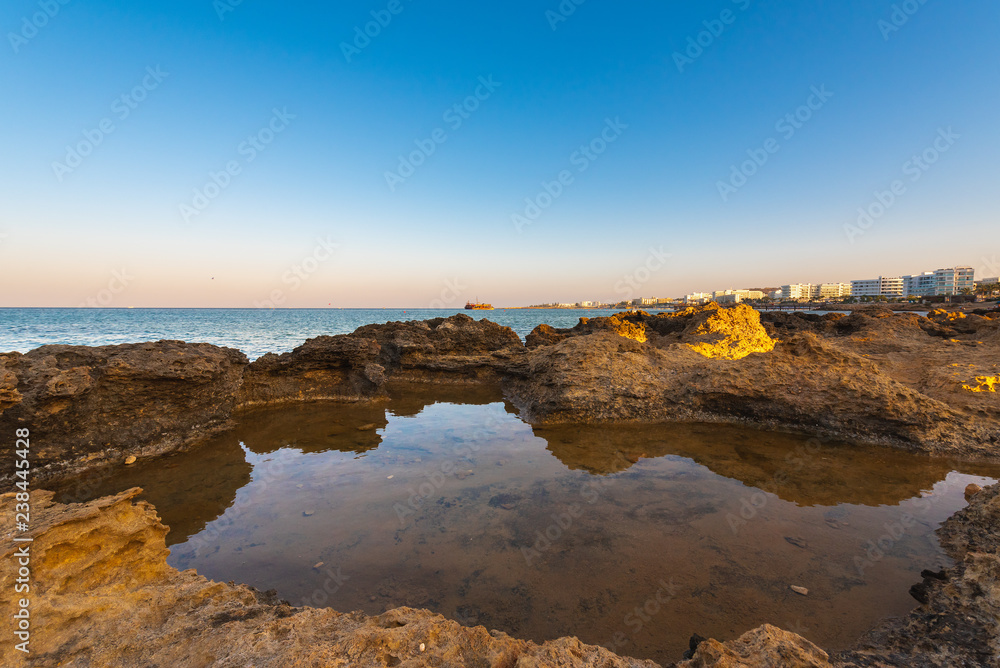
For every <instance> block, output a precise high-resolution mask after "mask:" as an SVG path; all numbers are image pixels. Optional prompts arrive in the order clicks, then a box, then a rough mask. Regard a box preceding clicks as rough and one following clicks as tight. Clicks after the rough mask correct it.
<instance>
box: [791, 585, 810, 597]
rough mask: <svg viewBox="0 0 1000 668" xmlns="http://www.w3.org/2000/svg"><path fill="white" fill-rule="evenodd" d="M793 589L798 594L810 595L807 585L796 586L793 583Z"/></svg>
mask: <svg viewBox="0 0 1000 668" xmlns="http://www.w3.org/2000/svg"><path fill="white" fill-rule="evenodd" d="M792 591H794V592H795V593H796V594H799V595H801V596H808V595H809V590H808V589H806V588H805V587H796V586H795V585H792Z"/></svg>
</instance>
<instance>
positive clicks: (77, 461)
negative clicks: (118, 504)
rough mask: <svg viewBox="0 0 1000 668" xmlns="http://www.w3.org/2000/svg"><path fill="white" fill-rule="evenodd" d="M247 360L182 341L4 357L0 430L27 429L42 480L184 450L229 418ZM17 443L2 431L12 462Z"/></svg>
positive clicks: (3, 448) (0, 451) (48, 349)
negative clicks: (127, 460)
mask: <svg viewBox="0 0 1000 668" xmlns="http://www.w3.org/2000/svg"><path fill="white" fill-rule="evenodd" d="M246 365H247V359H246V356H244V355H243V353H241V352H239V351H238V350H233V349H231V348H219V347H216V346H212V345H208V344H192V343H183V342H180V341H160V342H157V343H140V344H127V345H119V346H101V347H96V348H90V347H86V346H61V345H60V346H43V347H41V348H37V349H35V350H32V351H31V352H29V353H27V354H23V355H22V354H20V353H9V354H4V355H0V410H2V413H0V433H4V434H12V433H13V432H14V429H17V428H21V427H28V428H30V429H31V442H32V465H33V466H32V472H33V475H34V476H38V477H39V478H47V477H57V476H65V475H70V474H72V473H76V472H80V471H83V470H85V469H88V468H98V467H101V466H110V465H113V464H120V462H121V461H122V460H123V459H124V458H125V457H127V456H130V455H141V456H152V455H157V454H163V453H167V452H171V451H175V450H179V449H183V448H185V447H188V446H190V445H192V444H194V443H196V442H198V441H200V440H203V439H204V438H206V437H207V436H210V435H212V434H214V433H216V432H219V431H221V430H223V429H225V428H227V427H229V426H230V425H231V422H230V415H231V413H232V409H233V406H234V403H235V397H236V392H237V390H238V388H239V387H240V383H241V382H242V375H243V370H244V368H245V367H246ZM13 446H14V441H13V440H12V439H0V456H2V457H4V458H5V459H6V460H8V461H13V455H12V453H11V448H13ZM7 475H8V474H7V472H6V471H4V472H0V477H4V476H7Z"/></svg>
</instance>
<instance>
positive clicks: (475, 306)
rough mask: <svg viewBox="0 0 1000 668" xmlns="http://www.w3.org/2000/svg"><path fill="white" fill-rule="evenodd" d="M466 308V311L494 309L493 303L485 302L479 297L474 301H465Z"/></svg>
mask: <svg viewBox="0 0 1000 668" xmlns="http://www.w3.org/2000/svg"><path fill="white" fill-rule="evenodd" d="M465 310H466V311H492V310H493V304H485V303H483V302H481V301H479V299H476V301H474V302H466V303H465Z"/></svg>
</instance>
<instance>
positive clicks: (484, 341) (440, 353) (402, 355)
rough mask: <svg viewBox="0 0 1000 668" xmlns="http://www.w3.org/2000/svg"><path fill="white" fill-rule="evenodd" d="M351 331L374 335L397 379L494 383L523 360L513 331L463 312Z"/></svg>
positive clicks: (355, 333) (367, 326)
mask: <svg viewBox="0 0 1000 668" xmlns="http://www.w3.org/2000/svg"><path fill="white" fill-rule="evenodd" d="M351 336H355V337H364V338H371V339H373V340H374V341H376V342H377V343H378V345H379V346H381V351H382V352H381V356H380V361H381V364H382V365H383V366H384V367H385V368H386V369H388V370H390V373H391V376H392V379H393V380H394V381H406V382H422V383H423V382H444V383H478V382H495V381H497V380H499V379H500V378H501V377H502V376H503V375H504V374H505V373H507V372H508V371H509V370H511V369H513V368H519V367H520V366H522V365H523V362H524V354H525V350H524V346H523V345H522V344H521V339H520V338H519V337H518V335H517V334H516V333H514V330H512V329H511V328H510V327H503V326H501V325H498V324H496V323H493V322H490V321H489V320H475V319H473V318H470V317H469V316H467V315H465V314H462V313H460V314H458V315H453V316H451V317H450V318H434V319H432V320H425V321H422V322H419V321H418V322H390V323H387V324H385V325H366V326H364V327H360V328H358V329H357V330H356V331H355V332H354V333H353V334H352V335H351Z"/></svg>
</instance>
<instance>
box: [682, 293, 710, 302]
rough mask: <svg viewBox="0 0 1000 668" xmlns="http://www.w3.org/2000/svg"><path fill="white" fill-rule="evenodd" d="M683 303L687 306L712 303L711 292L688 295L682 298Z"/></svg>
mask: <svg viewBox="0 0 1000 668" xmlns="http://www.w3.org/2000/svg"><path fill="white" fill-rule="evenodd" d="M684 301H685V302H686V303H688V304H704V303H705V302H709V301H712V293H711V292H694V293H692V294H690V295H686V296H685V297H684Z"/></svg>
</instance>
